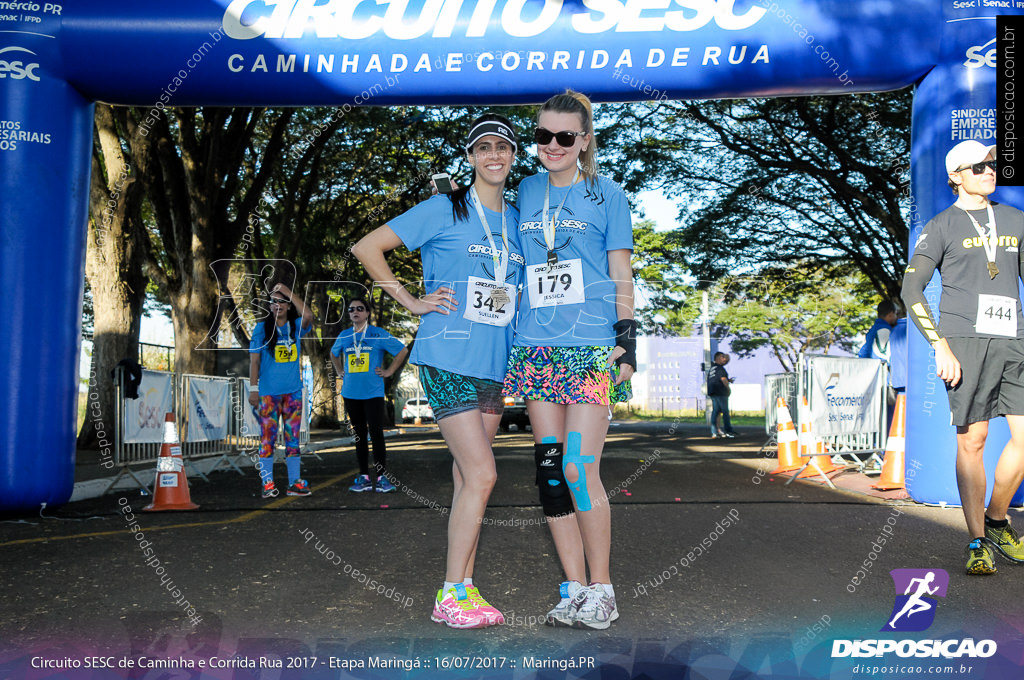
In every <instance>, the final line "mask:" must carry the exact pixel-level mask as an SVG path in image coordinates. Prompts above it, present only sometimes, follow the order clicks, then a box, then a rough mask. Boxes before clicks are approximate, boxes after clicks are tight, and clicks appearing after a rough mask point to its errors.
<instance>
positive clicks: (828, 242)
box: [602, 89, 911, 299]
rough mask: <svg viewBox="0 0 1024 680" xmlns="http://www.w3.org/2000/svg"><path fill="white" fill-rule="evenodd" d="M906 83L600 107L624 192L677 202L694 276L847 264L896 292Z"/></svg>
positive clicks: (890, 294) (682, 260)
mask: <svg viewBox="0 0 1024 680" xmlns="http://www.w3.org/2000/svg"><path fill="white" fill-rule="evenodd" d="M910 105H911V93H910V90H909V89H905V90H901V91H898V92H885V93H873V94H862V95H846V96H835V97H802V98H776V99H749V100H721V101H708V102H662V103H659V104H630V105H623V106H619V107H608V108H605V109H603V110H602V119H603V120H604V121H605V122H606V123H607V126H606V128H605V132H604V134H603V135H602V140H603V143H604V145H605V147H606V149H607V148H611V149H612V150H614V151H615V152H617V153H618V163H616V164H615V165H614V166H611V167H612V169H613V170H614V174H615V175H616V177H617V178H618V179H620V180H621V181H622V182H623V184H624V186H625V187H626V188H627V190H630V191H641V190H644V189H661V190H663V191H664V192H665V193H666V194H667V195H668V196H670V197H674V198H676V199H677V200H678V201H679V205H680V209H679V220H678V224H679V225H680V226H678V227H677V228H676V229H674V230H673V235H672V237H671V242H672V243H674V244H675V245H676V246H678V249H679V250H678V258H679V259H678V262H679V264H680V266H682V267H683V268H685V269H687V270H688V271H689V272H690V273H691V274H692V275H693V276H694V277H696V278H697V279H701V280H704V281H716V280H718V279H719V278H721V277H722V276H726V275H728V274H731V273H735V272H737V271H744V270H750V269H758V268H760V267H763V266H777V265H779V264H784V263H791V264H793V263H797V262H807V263H814V264H816V265H817V266H819V267H822V268H830V267H832V266H834V265H836V264H850V265H853V266H854V267H856V269H857V270H859V271H860V272H862V273H863V274H864V276H865V277H866V278H867V279H868V281H869V282H870V284H871V286H872V287H873V288H874V289H875V290H876V291H877V292H878V293H879V294H880V295H882V296H883V297H887V298H890V299H897V297H898V295H899V284H900V279H901V276H902V271H903V267H904V266H905V262H906V247H907V241H908V238H909V236H908V229H907V222H906V219H907V217H908V215H909V211H910V206H909V200H908V197H909V178H908V172H909V166H910V153H909V150H910Z"/></svg>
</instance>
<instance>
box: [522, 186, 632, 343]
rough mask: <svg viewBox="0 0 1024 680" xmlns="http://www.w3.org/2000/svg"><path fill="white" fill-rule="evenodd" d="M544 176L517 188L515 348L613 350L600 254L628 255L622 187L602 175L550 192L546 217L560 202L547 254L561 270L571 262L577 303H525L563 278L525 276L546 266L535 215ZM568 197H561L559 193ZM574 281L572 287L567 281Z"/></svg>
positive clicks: (613, 315) (611, 300) (609, 295)
mask: <svg viewBox="0 0 1024 680" xmlns="http://www.w3.org/2000/svg"><path fill="white" fill-rule="evenodd" d="M547 185H548V173H546V172H544V173H540V174H537V175H533V176H531V177H527V178H526V179H524V180H523V181H522V182H521V183H520V184H519V215H520V222H519V243H520V245H521V246H522V248H523V254H524V255H525V256H526V272H527V273H526V274H525V275H524V281H523V287H524V292H523V299H522V305H521V306H522V309H521V310H520V313H519V325H518V326H517V327H516V338H515V344H516V345H517V346H525V347H582V346H607V347H611V346H614V345H615V333H614V331H613V330H612V326H613V325H615V322H616V321H617V320H618V313H617V310H616V307H615V283H614V282H613V281H612V280H611V278H610V276H609V273H608V251H610V250H633V223H632V219H631V217H630V212H629V203H628V202H627V201H626V195H625V193H623V191H622V187H620V186H619V185H618V184H616V183H615V182H613V181H612V180H610V179H608V178H607V177H604V176H598V178H597V181H596V183H595V184H591V183H590V182H587V181H586V180H584V181H582V182H577V183H576V184H574V185H573V186H571V187H555V186H553V187H551V194H550V198H549V201H548V202H549V213H548V217H549V219H551V218H552V217H553V216H554V214H555V211H556V210H557V209H558V206H559V205H560V204H561V203H562V199H563V198H564V199H565V205H564V206H562V210H561V212H560V213H559V215H558V221H557V222H556V223H555V242H554V251H555V253H556V254H557V255H558V262H559V264H561V265H566V264H568V263H570V262H572V261H574V260H579V264H580V270H581V271H582V274H583V283H582V291H583V292H582V295H583V302H577V303H572V304H559V305H550V306H539V307H537V308H536V309H535V308H533V307H531V306H530V295H529V293H530V292H531V289H530V287H531V286H532V287H533V288H536V289H537V291H546V292H551V291H554V290H560V289H561V287H562V283H563V282H564V279H563V278H562V277H561V276H559V277H557V278H556V277H551V276H550V275H548V274H547V271H546V268H545V271H543V272H540V273H539V274H534V275H531V274H530V272H529V268H530V267H531V266H533V265H538V264H544V263H547V259H548V246H547V244H546V243H545V241H544V229H543V226H542V224H541V213H542V212H543V211H544V190H545V188H546V187H547ZM567 192H568V196H566V193H567ZM574 283H576V282H574Z"/></svg>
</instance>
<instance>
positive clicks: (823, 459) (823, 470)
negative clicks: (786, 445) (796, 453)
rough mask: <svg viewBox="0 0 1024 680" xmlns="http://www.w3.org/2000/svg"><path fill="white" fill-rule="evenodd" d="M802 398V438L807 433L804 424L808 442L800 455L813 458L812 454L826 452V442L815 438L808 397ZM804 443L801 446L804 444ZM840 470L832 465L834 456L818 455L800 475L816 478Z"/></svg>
mask: <svg viewBox="0 0 1024 680" xmlns="http://www.w3.org/2000/svg"><path fill="white" fill-rule="evenodd" d="M801 398H802V399H803V403H802V404H801V405H800V413H802V414H803V415H802V416H801V417H800V436H801V438H803V436H804V432H805V430H804V424H806V425H807V429H806V433H807V437H806V439H805V440H803V441H806V448H804V447H803V446H801V450H800V453H801V454H803V455H805V456H807V457H811V454H812V453H818V454H821V453H824V452H825V442H822V441H818V440H817V439H815V438H814V432H813V431H812V430H811V407H810V406H809V405H808V403H807V397H801ZM803 441H802V442H801V444H803ZM815 463H817V466H815ZM819 468H820V470H819ZM838 469H839V468H837V467H836V466H835V464H833V463H832V456H822V455H817V456H814V463H811V464H810V465H808V466H807V469H806V470H804V471H803V472H801V473H800V476H801V477H814V476H816V475H818V474H825V475H827V474H828V473H830V472H835V471H836V470H838Z"/></svg>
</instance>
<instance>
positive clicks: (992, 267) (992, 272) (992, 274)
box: [988, 262, 999, 279]
mask: <svg viewBox="0 0 1024 680" xmlns="http://www.w3.org/2000/svg"><path fill="white" fill-rule="evenodd" d="M998 273H999V267H997V266H996V263H995V262H989V263H988V277H989V278H990V279H994V278H996V274H998Z"/></svg>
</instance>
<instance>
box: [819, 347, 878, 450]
mask: <svg viewBox="0 0 1024 680" xmlns="http://www.w3.org/2000/svg"><path fill="white" fill-rule="evenodd" d="M807 366H808V370H809V373H810V398H809V399H808V401H809V402H810V406H811V418H812V422H813V430H814V434H815V436H817V437H828V436H832V435H837V434H860V433H871V432H877V431H878V428H879V426H880V422H879V421H880V414H881V411H882V397H883V392H882V387H883V386H884V382H883V380H882V376H883V375H884V371H883V369H882V362H881V361H879V360H877V359H853V358H848V357H808V358H807Z"/></svg>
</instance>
